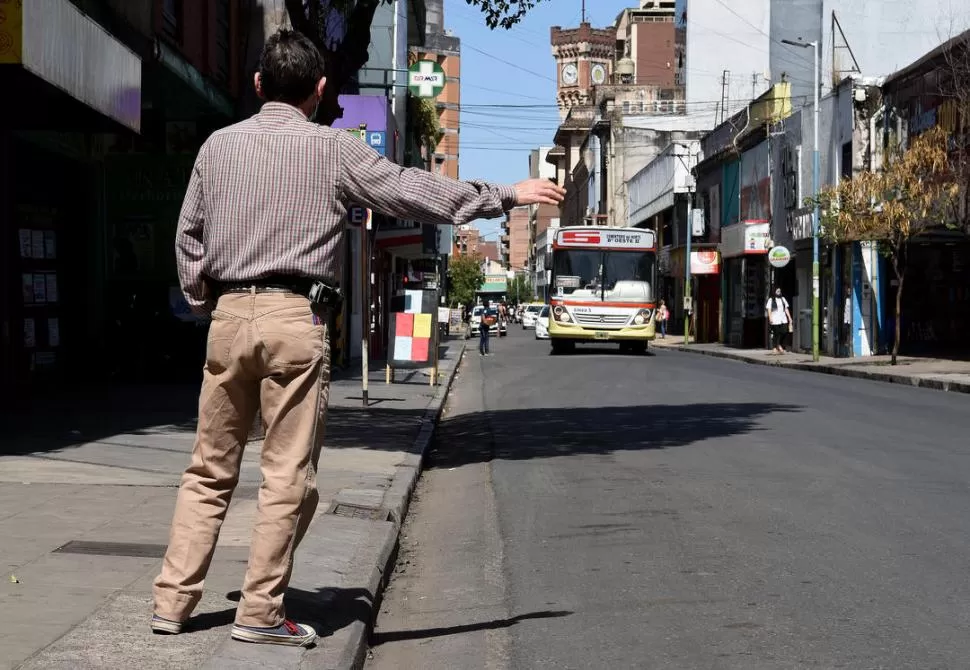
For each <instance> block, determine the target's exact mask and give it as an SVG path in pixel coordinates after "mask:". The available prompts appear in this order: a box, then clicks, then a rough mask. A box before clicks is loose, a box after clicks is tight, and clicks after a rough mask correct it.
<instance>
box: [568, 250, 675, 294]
mask: <svg viewBox="0 0 970 670" xmlns="http://www.w3.org/2000/svg"><path fill="white" fill-rule="evenodd" d="M655 266H656V254H655V253H654V252H653V251H616V250H606V251H603V250H598V249H556V250H555V251H554V252H553V273H554V280H553V282H554V283H553V287H554V290H555V295H556V296H557V297H566V296H568V297H570V298H577V299H583V300H597V301H601V302H631V303H643V302H652V301H653V279H654V276H653V275H654V268H655Z"/></svg>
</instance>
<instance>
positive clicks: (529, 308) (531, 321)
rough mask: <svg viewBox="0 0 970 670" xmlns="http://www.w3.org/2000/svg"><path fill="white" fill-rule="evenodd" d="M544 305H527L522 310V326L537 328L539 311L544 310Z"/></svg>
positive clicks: (524, 327)
mask: <svg viewBox="0 0 970 670" xmlns="http://www.w3.org/2000/svg"><path fill="white" fill-rule="evenodd" d="M542 308H543V305H526V306H525V310H524V311H523V312H522V328H523V329H526V328H535V327H536V317H537V316H539V312H540V311H541V310H542Z"/></svg>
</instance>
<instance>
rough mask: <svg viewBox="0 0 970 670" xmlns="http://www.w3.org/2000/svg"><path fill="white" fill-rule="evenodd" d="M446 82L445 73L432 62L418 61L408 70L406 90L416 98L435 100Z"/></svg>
mask: <svg viewBox="0 0 970 670" xmlns="http://www.w3.org/2000/svg"><path fill="white" fill-rule="evenodd" d="M446 81H447V78H446V77H445V71H444V70H442V69H441V66H440V65H438V64H437V63H436V62H434V61H433V60H419V61H418V62H417V63H415V64H414V65H412V66H411V67H409V68H408V90H409V91H410V92H411V95H413V96H414V97H416V98H437V97H438V96H439V95H441V92H442V91H443V90H444V88H445V82H446Z"/></svg>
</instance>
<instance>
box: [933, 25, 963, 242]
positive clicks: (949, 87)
mask: <svg viewBox="0 0 970 670" xmlns="http://www.w3.org/2000/svg"><path fill="white" fill-rule="evenodd" d="M943 62H944V67H943V72H941V73H940V76H938V77H937V81H939V85H940V91H939V93H940V95H941V96H942V97H943V98H944V101H945V102H944V104H943V106H942V107H941V110H945V111H942V113H941V116H943V117H945V118H941V122H942V124H944V125H945V126H946V125H948V126H949V128H948V129H949V130H950V131H951V133H952V137H951V138H950V147H949V148H950V165H951V166H952V167H953V172H954V174H955V177H956V181H957V183H958V184H959V185H960V198H959V200H958V202H957V205H956V209H955V216H956V223H957V225H958V226H959V227H960V228H962V229H963V230H964V232H967V233H970V30H968V31H965V32H963V33H961V34H960V35H958V36H956V37H954V38H953V39H951V40H949V41H947V42H945V43H944V45H943Z"/></svg>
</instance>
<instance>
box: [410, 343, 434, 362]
mask: <svg viewBox="0 0 970 670" xmlns="http://www.w3.org/2000/svg"><path fill="white" fill-rule="evenodd" d="M430 343H431V340H429V339H428V338H426V337H416V338H414V339H413V340H411V360H412V361H426V360H428V345H429V344H430Z"/></svg>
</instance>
